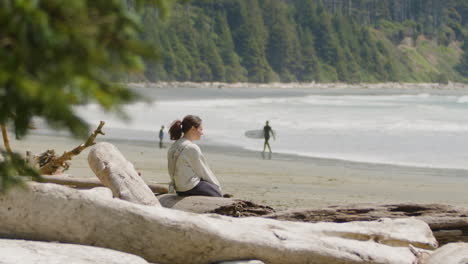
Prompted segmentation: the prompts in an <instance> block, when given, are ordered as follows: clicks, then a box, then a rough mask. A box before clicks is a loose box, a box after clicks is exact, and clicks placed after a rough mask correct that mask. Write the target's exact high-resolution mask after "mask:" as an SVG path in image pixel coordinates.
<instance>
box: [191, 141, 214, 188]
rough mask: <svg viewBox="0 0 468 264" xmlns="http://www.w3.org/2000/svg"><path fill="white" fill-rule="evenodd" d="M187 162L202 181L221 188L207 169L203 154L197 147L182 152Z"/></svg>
mask: <svg viewBox="0 0 468 264" xmlns="http://www.w3.org/2000/svg"><path fill="white" fill-rule="evenodd" d="M184 152H185V154H186V157H187V161H188V163H189V164H190V166H191V167H192V169H193V170H194V172H195V173H196V174H197V175H198V176H199V177H200V178H201V179H203V180H204V181H207V182H209V183H212V184H214V185H216V186H218V187H221V185H220V183H219V181H218V179H217V178H216V176H215V175H214V173H213V172H212V171H211V169H210V168H209V167H208V164H207V163H206V161H205V158H204V156H203V154H202V153H201V150H200V148H199V147H198V146H196V145H194V146H190V147H187V148H186V149H185V150H184Z"/></svg>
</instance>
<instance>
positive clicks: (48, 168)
mask: <svg viewBox="0 0 468 264" xmlns="http://www.w3.org/2000/svg"><path fill="white" fill-rule="evenodd" d="M104 125H105V122H104V121H101V122H100V123H99V126H98V128H97V129H96V130H94V132H93V133H92V134H91V135H90V136H89V137H88V139H87V140H86V142H85V143H84V144H81V145H79V146H77V147H76V148H74V149H73V150H71V151H68V152H67V151H66V152H65V153H63V155H62V156H60V157H58V158H55V157H53V158H51V159H50V161H48V162H47V163H46V164H45V165H43V166H41V168H40V172H41V174H45V175H51V174H54V173H57V172H58V170H59V169H60V168H65V169H67V168H68V166H69V165H68V164H67V163H66V162H67V161H69V160H71V159H72V158H73V157H74V156H76V155H78V154H80V153H81V152H82V151H83V150H84V149H85V148H87V147H89V146H92V145H94V144H96V142H95V140H96V137H97V135H98V134H101V135H105V133H104V132H102V127H103V126H104ZM48 152H50V150H49V151H47V152H45V153H48ZM52 154H53V153H52Z"/></svg>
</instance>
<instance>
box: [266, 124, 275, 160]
mask: <svg viewBox="0 0 468 264" xmlns="http://www.w3.org/2000/svg"><path fill="white" fill-rule="evenodd" d="M269 123H270V122H269V121H266V124H265V126H264V127H263V138H264V139H265V143H264V144H263V153H265V150H266V147H268V150H269V151H270V154H271V153H272V151H271V147H270V142H269V140H270V135H271V136H273V139H275V132H274V131H273V129H272V128H271V127H270V125H269Z"/></svg>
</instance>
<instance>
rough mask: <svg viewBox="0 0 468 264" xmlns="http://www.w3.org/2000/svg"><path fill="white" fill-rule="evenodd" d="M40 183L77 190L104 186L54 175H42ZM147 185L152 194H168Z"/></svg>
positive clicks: (98, 183) (158, 186)
mask: <svg viewBox="0 0 468 264" xmlns="http://www.w3.org/2000/svg"><path fill="white" fill-rule="evenodd" d="M42 181H43V182H49V183H56V184H61V185H67V186H70V187H73V188H78V189H91V188H95V187H102V186H104V184H102V182H101V181H99V180H98V179H94V178H75V177H70V176H68V175H66V174H61V175H54V176H49V175H42ZM147 185H148V187H149V188H150V189H151V191H152V192H153V193H168V192H169V188H168V187H167V186H165V185H162V184H154V183H147Z"/></svg>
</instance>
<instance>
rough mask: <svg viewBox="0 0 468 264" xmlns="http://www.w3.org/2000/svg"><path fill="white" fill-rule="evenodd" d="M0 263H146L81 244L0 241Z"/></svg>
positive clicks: (121, 253)
mask: <svg viewBox="0 0 468 264" xmlns="http://www.w3.org/2000/svg"><path fill="white" fill-rule="evenodd" d="M0 263H2V264H18V263H20V264H39V263H48V264H51V263H56V264H59V263H66V264H78V263H79V264H102V263H106V264H128V263H132V264H148V262H147V261H146V260H144V259H143V258H141V257H139V256H135V255H131V254H128V253H123V252H119V251H115V250H111V249H107V248H98V247H91V246H83V245H73V244H62V243H48V242H38V241H25V240H14V239H0Z"/></svg>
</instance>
